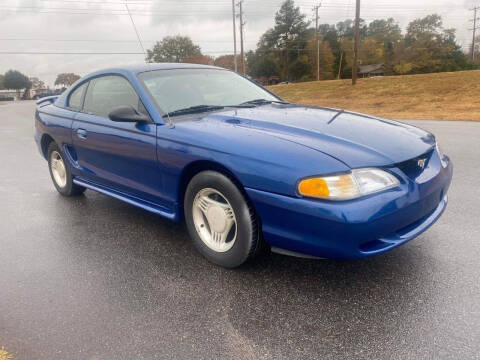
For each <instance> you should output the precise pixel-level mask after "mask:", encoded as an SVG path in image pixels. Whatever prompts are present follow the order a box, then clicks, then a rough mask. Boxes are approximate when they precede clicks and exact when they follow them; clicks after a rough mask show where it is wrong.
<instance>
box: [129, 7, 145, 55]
mask: <svg viewBox="0 0 480 360" xmlns="http://www.w3.org/2000/svg"><path fill="white" fill-rule="evenodd" d="M125 8H126V9H127V12H128V16H130V20H131V21H132V25H133V30H135V34H137V39H138V43H139V44H140V47H141V48H142V51H143V54H144V55H145V56H146V55H147V53H146V52H145V48H144V47H143V44H142V40H141V39H140V34H139V33H138V30H137V27H136V26H135V21H133V17H132V14H130V9H129V8H128V4H127V1H126V0H125ZM145 60H146V59H145Z"/></svg>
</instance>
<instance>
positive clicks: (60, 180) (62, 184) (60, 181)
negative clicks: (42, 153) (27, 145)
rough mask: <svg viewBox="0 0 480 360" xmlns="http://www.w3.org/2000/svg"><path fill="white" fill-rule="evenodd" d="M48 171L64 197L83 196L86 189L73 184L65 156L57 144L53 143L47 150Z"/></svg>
mask: <svg viewBox="0 0 480 360" xmlns="http://www.w3.org/2000/svg"><path fill="white" fill-rule="evenodd" d="M47 156H48V157H47V158H48V169H49V170H50V176H51V178H52V181H53V185H54V186H55V188H56V189H57V191H58V192H59V193H60V194H62V195H63V196H76V195H80V194H83V192H84V191H85V188H84V187H82V186H78V185H76V184H74V183H73V176H72V174H71V172H70V169H69V168H68V166H67V164H66V163H65V160H64V155H63V153H62V151H61V150H60V148H59V147H58V146H57V144H56V143H54V142H51V143H50V144H49V145H48V149H47Z"/></svg>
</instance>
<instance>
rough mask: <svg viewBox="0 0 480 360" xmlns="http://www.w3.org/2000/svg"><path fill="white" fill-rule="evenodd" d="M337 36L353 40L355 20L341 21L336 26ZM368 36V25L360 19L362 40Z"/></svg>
mask: <svg viewBox="0 0 480 360" xmlns="http://www.w3.org/2000/svg"><path fill="white" fill-rule="evenodd" d="M336 30H337V36H338V37H340V38H347V39H350V40H353V37H354V36H355V20H352V19H347V20H345V21H340V22H338V23H337V25H336ZM366 36H367V25H366V23H365V20H363V19H360V38H361V39H363V38H365V37H366Z"/></svg>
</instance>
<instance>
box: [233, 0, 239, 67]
mask: <svg viewBox="0 0 480 360" xmlns="http://www.w3.org/2000/svg"><path fill="white" fill-rule="evenodd" d="M232 16H233V63H234V64H235V65H234V66H235V72H237V71H238V65H237V27H236V26H235V17H236V15H235V0H232Z"/></svg>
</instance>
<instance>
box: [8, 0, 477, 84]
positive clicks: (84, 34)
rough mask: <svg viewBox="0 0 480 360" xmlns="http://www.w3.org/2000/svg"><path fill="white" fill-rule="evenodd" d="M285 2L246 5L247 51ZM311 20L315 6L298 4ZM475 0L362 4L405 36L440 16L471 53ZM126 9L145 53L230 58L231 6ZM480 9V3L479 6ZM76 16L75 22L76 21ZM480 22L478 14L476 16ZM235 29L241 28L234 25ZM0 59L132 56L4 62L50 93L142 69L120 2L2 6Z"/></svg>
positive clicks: (335, 14) (340, 14) (339, 13)
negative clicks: (171, 42)
mask: <svg viewBox="0 0 480 360" xmlns="http://www.w3.org/2000/svg"><path fill="white" fill-rule="evenodd" d="M281 2H282V1H281V0H244V11H245V19H244V21H246V23H247V24H246V27H245V46H246V49H247V50H249V49H254V48H255V45H256V43H257V41H258V38H259V36H260V35H261V34H262V33H263V32H264V31H265V30H267V29H268V28H270V27H272V25H273V18H274V14H275V12H276V11H277V10H278V9H279V7H280V4H281ZM296 3H297V4H298V5H299V6H300V7H301V9H302V11H303V13H304V14H306V15H307V17H308V19H311V20H313V11H312V8H313V6H314V5H315V4H316V2H314V1H311V0H297V1H296ZM475 3H476V1H475V0H472V1H470V0H457V1H452V0H423V1H421V0H390V1H388V0H362V18H364V19H365V20H366V21H367V22H370V21H372V20H373V19H377V18H387V17H394V18H395V19H396V20H397V21H398V22H399V24H400V25H401V26H402V28H405V27H406V25H407V24H408V22H409V21H411V20H413V19H415V18H419V17H423V16H425V15H427V14H431V13H438V14H440V15H441V16H442V17H443V20H444V27H446V28H455V29H457V38H458V41H459V43H460V44H461V45H463V46H465V48H467V47H468V46H469V44H470V42H471V31H469V30H468V29H469V28H470V27H471V26H472V23H470V22H469V19H470V18H472V17H473V12H471V11H469V8H471V7H472V6H473V5H474V4H475ZM128 4H129V5H128V6H129V8H130V10H131V12H132V15H133V19H134V21H135V24H136V26H137V28H138V31H139V34H140V37H141V39H142V42H143V44H144V47H146V48H150V47H151V46H152V45H153V43H154V42H155V41H156V40H161V39H162V38H163V37H164V36H167V35H176V34H181V35H188V36H190V37H191V38H192V39H193V41H194V42H195V43H197V44H199V45H200V46H201V48H202V52H203V53H205V54H208V55H212V56H218V55H221V54H226V53H233V40H232V38H233V34H232V33H233V29H232V15H231V10H232V3H231V0H203V1H202V0H185V1H183V0H153V1H152V0H129V2H128ZM478 4H479V5H480V0H478ZM354 6H355V0H324V1H322V8H321V9H320V22H321V23H331V24H334V23H336V22H338V21H340V20H344V19H346V18H353V16H354V12H355V9H354ZM74 12H75V13H76V14H72V13H74ZM479 16H480V13H479ZM237 24H238V22H237ZM0 52H44V53H50V52H64V53H69V52H70V53H71V52H83V53H102V52H103V53H105V52H117V53H133V54H122V55H99V54H85V55H68V54H64V55H58V54H56V55H44V54H43V55H38V54H35V55H25V54H4V53H3V54H0V73H4V72H5V71H7V70H9V69H17V70H19V71H21V72H23V73H25V74H27V75H28V76H36V77H39V78H40V79H42V80H44V81H45V82H46V83H48V84H50V85H53V82H54V81H55V76H56V74H58V73H60V72H75V73H78V74H79V75H85V74H88V73H89V72H92V71H95V70H98V69H101V68H105V67H110V66H117V65H121V64H131V63H139V62H143V59H144V56H143V55H142V54H141V53H142V49H141V47H140V45H139V43H138V42H137V40H136V35H135V31H134V28H133V26H132V23H131V20H130V18H129V16H128V14H127V13H126V11H125V5H124V2H122V1H121V0H105V1H102V0H0Z"/></svg>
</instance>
